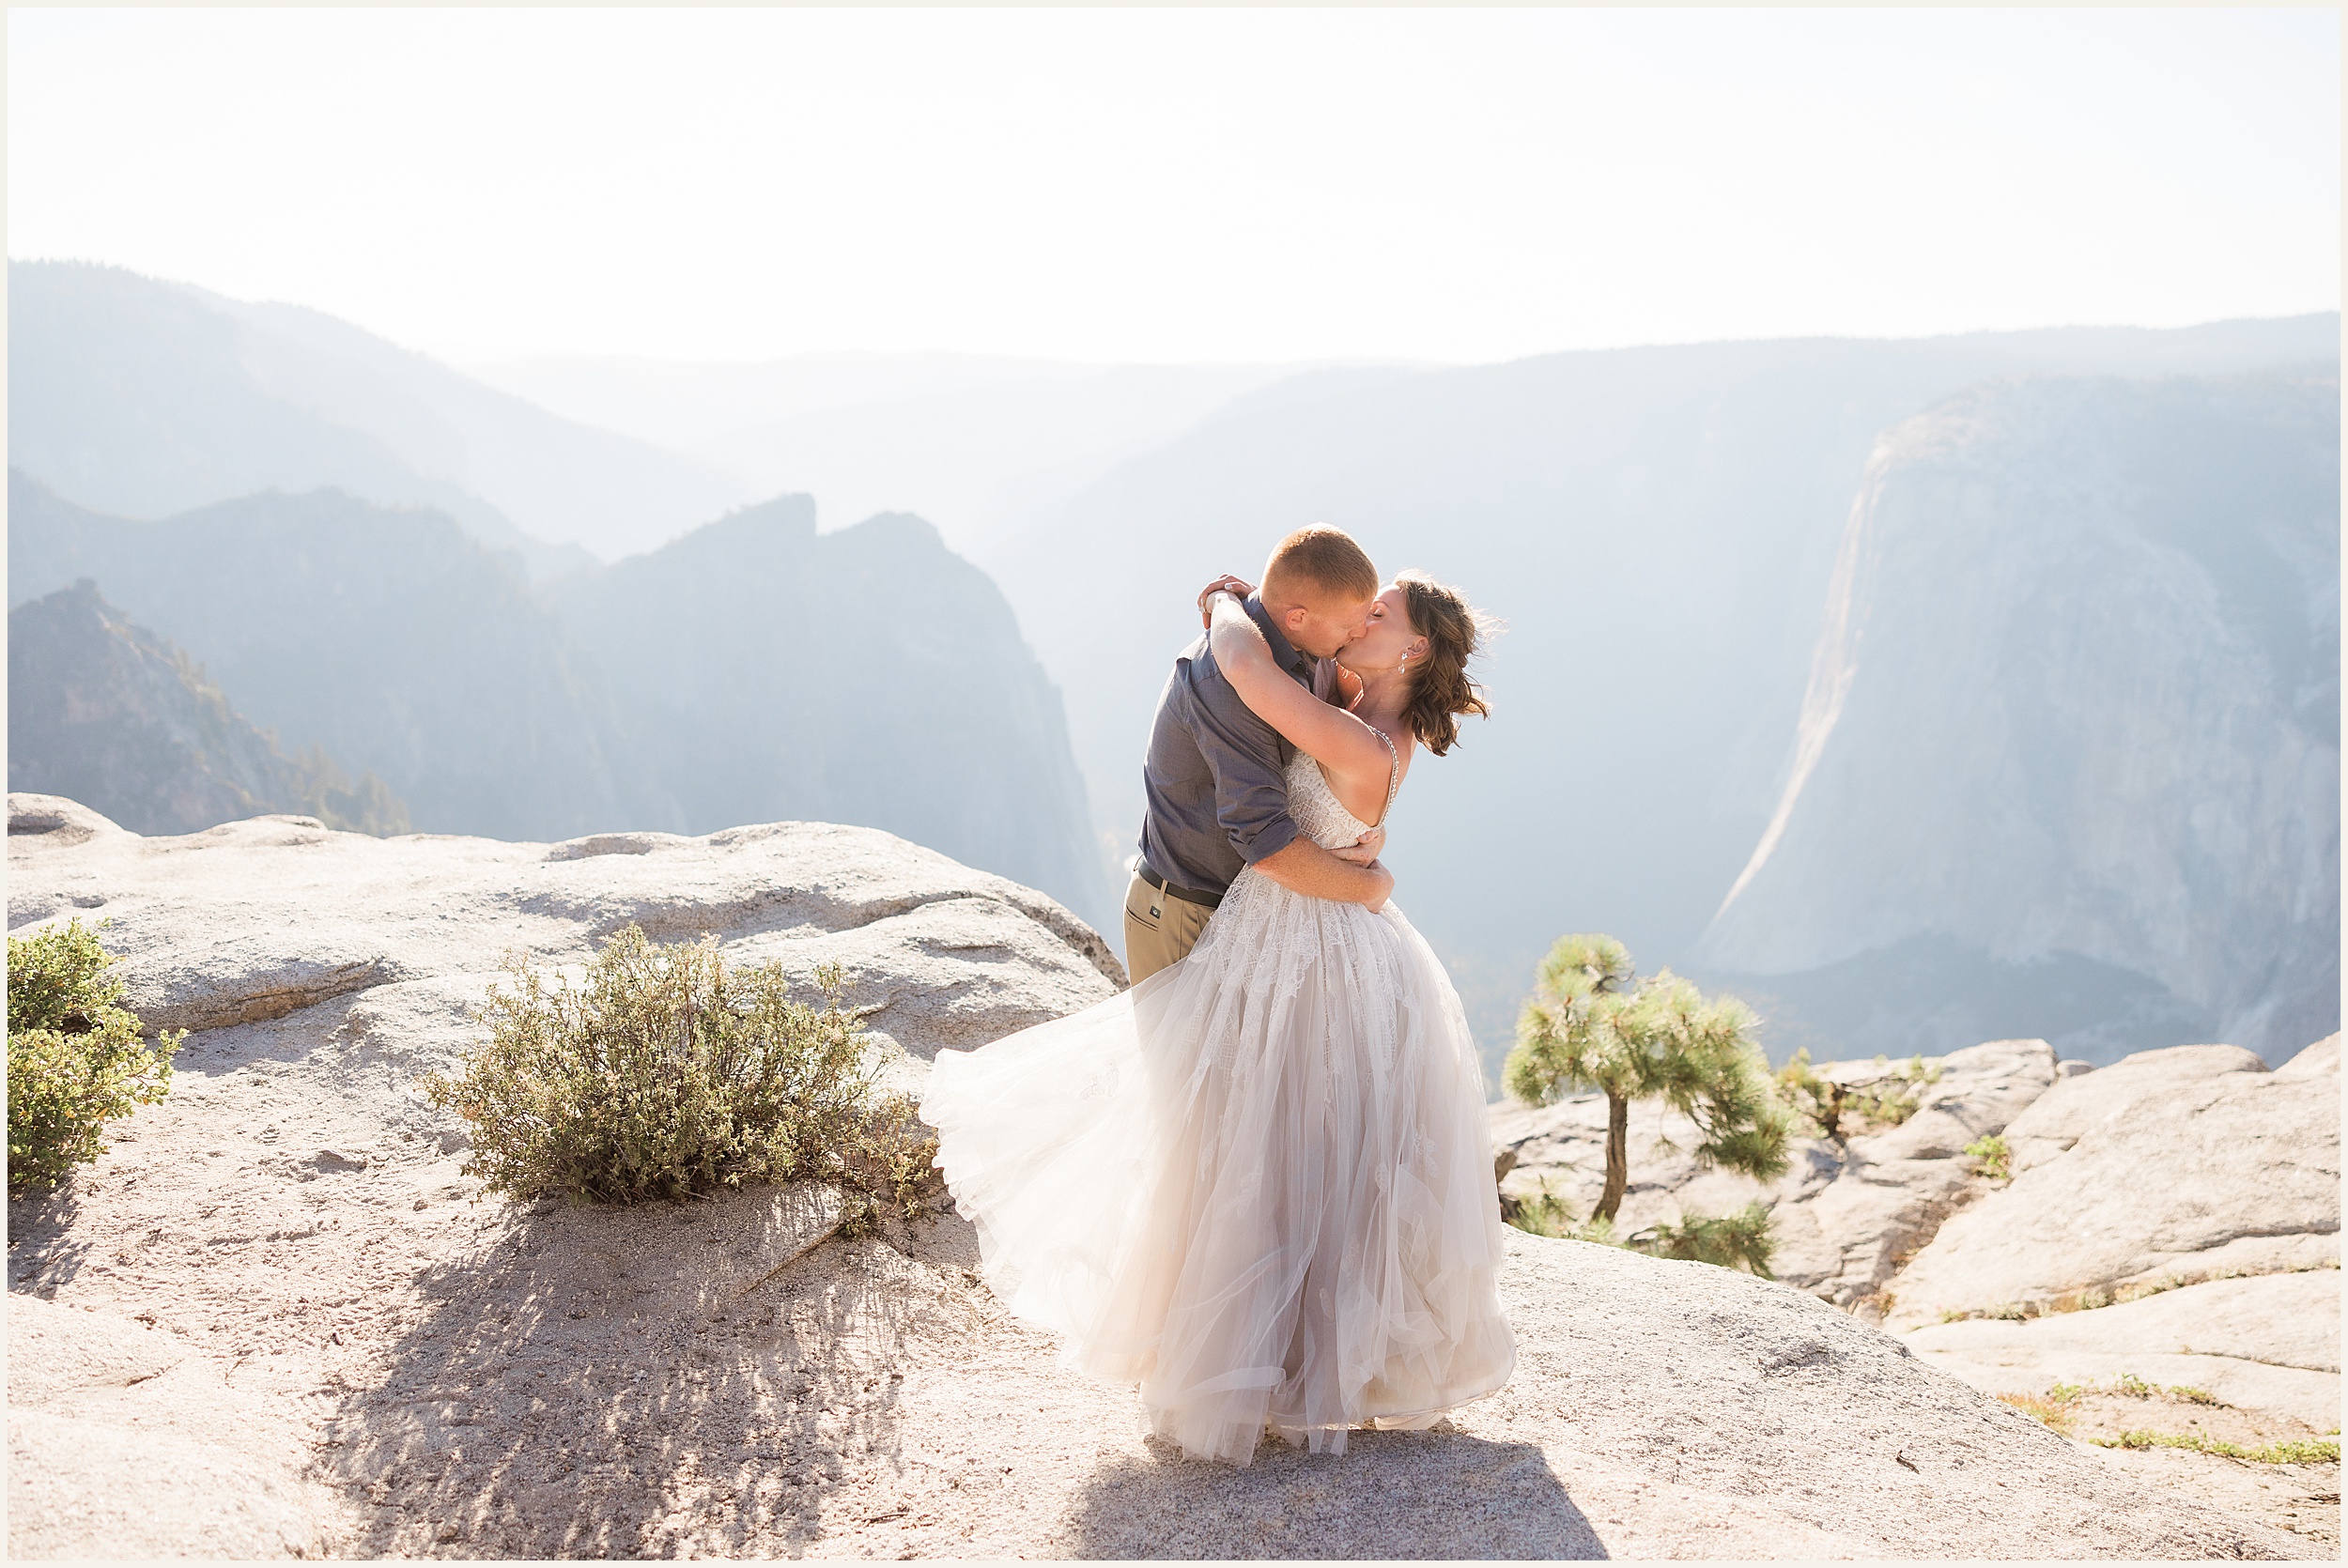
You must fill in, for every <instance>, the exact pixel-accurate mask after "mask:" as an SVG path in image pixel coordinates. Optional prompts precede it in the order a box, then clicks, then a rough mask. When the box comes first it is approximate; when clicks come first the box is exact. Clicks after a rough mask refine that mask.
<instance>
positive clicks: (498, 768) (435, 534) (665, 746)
mask: <svg viewBox="0 0 2348 1568" xmlns="http://www.w3.org/2000/svg"><path fill="white" fill-rule="evenodd" d="M80 578H90V579H93V580H94V581H95V582H96V583H97V585H98V586H99V588H100V590H102V591H103V592H105V594H106V595H107V596H108V597H109V598H110V599H113V600H114V601H116V603H118V604H120V605H121V606H122V607H124V609H125V610H126V612H127V613H128V614H129V615H130V616H131V617H133V618H134V619H136V620H137V621H138V622H140V623H142V624H145V625H147V626H150V627H152V628H154V629H155V630H156V631H157V632H158V633H160V634H162V636H164V637H167V638H170V639H171V640H172V641H173V642H176V643H178V645H179V646H180V647H183V648H185V649H187V650H188V651H189V652H190V653H192V654H193V656H195V657H197V658H199V659H201V660H202V661H203V662H204V664H205V666H206V667H207V668H208V669H209V670H210V671H211V672H212V674H213V675H214V677H215V678H216V679H218V681H219V682H220V684H221V686H222V687H223V688H224V689H225V690H227V691H230V692H233V693H235V694H236V697H237V701H238V703H239V705H240V707H241V708H242V710H243V711H244V712H246V713H248V714H250V715H252V717H253V718H254V719H255V721H256V722H257V723H260V724H263V725H267V726H269V727H270V728H272V729H274V730H276V731H277V732H279V733H280V734H282V735H285V736H286V737H288V739H289V741H290V742H291V743H293V744H297V745H302V746H309V745H318V746H324V747H325V748H326V750H327V751H328V752H329V753H331V754H332V755H333V756H334V757H336V758H337V759H339V760H342V761H344V762H346V764H347V765H348V766H352V767H358V768H364V769H368V770H370V771H372V772H373V773H375V774H377V775H378V776H380V777H381V778H382V779H383V780H384V781H385V782H386V783H387V784H388V785H389V786H390V787H391V788H392V789H393V790H394V792H397V794H398V795H399V796H400V797H401V798H402V799H403V800H405V801H406V803H407V805H408V807H409V814H410V816H411V818H412V820H413V822H414V824H415V826H416V827H417V828H418V829H420V830H423V831H427V832H453V833H474V834H481V835H485V836H487V837H493V838H509V839H563V838H577V837H579V836H581V835H585V834H592V833H599V832H616V831H630V830H641V829H647V828H650V829H661V830H667V831H672V832H678V833H687V834H701V833H708V832H712V831H716V830H717V829H719V828H724V827H732V826H735V825H738V824H740V823H743V822H773V821H779V820H791V819H799V820H828V821H837V822H851V823H855V824H858V825H863V826H872V827H881V828H886V829H888V831H891V832H894V833H898V834H900V835H902V836H904V837H906V838H914V839H916V841H918V842H921V843H924V844H926V845H928V846H929V847H931V848H934V849H936V850H939V851H940V852H942V853H948V854H951V855H954V856H955V857H956V858H958V859H961V860H963V861H964V862H965V863H966V864H969V865H973V866H978V867H981V868H982V869H988V870H993V871H996V872H998V873H1000V874H1002V875H1005V876H1009V877H1012V878H1014V879H1016V880H1018V881H1020V882H1023V883H1026V884H1027V885H1029V886H1034V887H1039V888H1041V889H1043V891H1045V892H1047V893H1050V894H1052V895H1053V896H1054V897H1056V898H1058V899H1060V900H1061V901H1063V902H1064V903H1066V904H1068V905H1069V906H1070V907H1071V908H1072V909H1074V910H1075V911H1076V912H1077V913H1078V914H1079V915H1083V916H1084V917H1085V918H1087V919H1089V920H1104V919H1105V918H1106V917H1107V915H1109V914H1110V913H1112V909H1111V908H1110V907H1106V906H1108V905H1109V900H1108V899H1107V898H1106V897H1105V895H1104V888H1103V878H1102V874H1101V869H1100V865H1099V861H1098V858H1097V855H1096V853H1095V851H1094V848H1093V846H1092V844H1091V842H1090V841H1089V837H1088V835H1087V833H1086V830H1085V825H1084V824H1085V822H1086V818H1087V812H1086V808H1085V803H1084V790H1083V784H1082V781H1081V779H1080V778H1079V776H1078V775H1077V773H1076V770H1075V764H1074V758H1073V757H1072V756H1071V755H1070V752H1069V747H1068V741H1067V731H1066V727H1065V724H1064V721H1063V719H1062V716H1061V714H1060V711H1059V706H1058V694H1057V692H1056V691H1055V690H1054V689H1053V687H1052V685H1051V683H1050V681H1049V680H1048V679H1047V678H1046V677H1045V676H1044V674H1043V670H1042V669H1041V668H1040V667H1039V666H1038V665H1037V664H1036V662H1035V659H1034V657H1033V655H1032V654H1031V653H1028V652H1027V648H1026V646H1025V644H1024V642H1023V641H1022V640H1021V638H1020V636H1019V630H1018V626H1017V623H1015V622H1014V621H1013V619H1012V615H1011V612H1010V609H1009V607H1007V606H1006V605H1005V604H1004V602H1003V600H1002V597H1001V595H1000V594H999V593H998V592H996V590H995V587H994V585H993V584H992V583H991V582H989V581H988V580H987V578H986V576H985V575H984V574H983V573H981V572H980V571H978V570H977V569H976V568H974V567H972V566H970V565H969V564H968V563H967V562H965V561H961V560H960V559H958V558H957V557H955V556H953V555H952V554H951V553H950V552H949V551H948V550H946V549H945V547H944V546H943V545H942V544H940V543H939V541H938V539H937V537H936V534H935V530H931V529H929V528H928V527H927V525H925V524H923V523H920V522H919V520H918V519H912V518H876V519H873V521H872V522H869V523H866V524H864V525H862V526H860V527H858V528H855V529H849V530H842V531H841V532H839V533H836V534H828V535H823V536H821V537H818V536H817V535H816V534H815V531H814V522H813V507H812V503H811V502H810V501H808V500H807V499H806V498H804V497H797V498H784V499H782V500H778V501H775V502H770V503H768V504H766V505H765V506H761V507H756V508H751V509H749V510H747V511H745V512H741V513H737V514H734V515H731V516H728V517H726V518H722V519H720V520H719V521H718V522H716V523H712V524H708V525H706V526H705V527H703V528H702V529H700V530H695V531H694V532H692V533H690V534H688V535H687V536H686V538H684V539H682V540H679V541H677V542H676V543H675V544H673V545H672V546H668V547H667V548H665V549H663V550H660V551H657V552H654V553H653V554H651V555H648V556H642V557H638V558H634V559H632V560H630V561H624V562H622V563H620V564H619V565H618V566H615V567H611V568H607V569H605V570H603V571H600V572H595V573H590V574H582V575H579V576H574V577H571V578H567V579H564V581H562V582H560V583H558V584H556V585H552V586H553V591H554V597H552V598H551V599H549V598H548V596H547V594H546V593H545V592H541V591H540V590H536V589H533V587H532V586H531V585H529V584H526V583H525V582H523V581H522V579H521V578H520V576H518V575H517V572H516V571H515V570H514V569H513V566H512V563H511V562H510V561H509V560H508V559H506V558H502V557H501V556H500V555H498V554H497V553H495V552H491V551H488V550H485V549H484V548H483V547H482V546H480V545H479V544H477V543H476V542H474V541H472V540H471V539H469V538H467V537H466V536H465V534H464V532H463V530H460V529H459V528H458V527H457V526H456V523H455V522H453V521H452V520H451V519H449V518H448V517H446V516H444V515H440V514H437V513H433V512H428V511H419V510H409V511H397V510H391V509H386V508H382V507H378V506H373V505H370V504H368V503H366V502H363V501H360V500H354V499H353V498H351V497H348V496H346V495H342V494H340V493H338V492H335V491H331V490H321V491H316V492H312V493H310V494H307V495H301V496H286V495H282V494H276V493H265V494H262V495H258V496H252V497H247V498H244V499H242V500H236V501H228V502H223V503H220V504H218V505H214V506H210V507H206V508H202V509H199V510H198V511H195V512H193V513H190V514H187V515H182V516H178V517H172V518H166V519H163V520H161V521H156V522H142V521H132V520H128V519H123V518H114V517H106V516H102V515H97V514H93V513H91V512H88V511H86V510H85V509H83V508H80V507H76V506H73V505H72V504H71V503H70V502H67V501H64V500H60V499H58V498H57V497H55V496H54V495H52V494H50V493H48V492H47V491H46V490H45V489H44V488H43V487H42V486H41V485H39V484H38V483H37V482H35V481H33V480H32V479H30V478H29V477H27V476H25V475H23V474H21V473H16V472H13V471H12V472H11V474H10V476H9V529H8V581H9V592H10V594H11V597H12V600H13V601H14V602H16V603H22V602H23V601H24V600H26V599H28V598H37V597H39V596H40V595H42V594H43V593H46V592H53V591H54V590H55V589H57V588H60V587H65V586H67V585H70V584H71V583H73V582H74V581H76V580H77V579H80Z"/></svg>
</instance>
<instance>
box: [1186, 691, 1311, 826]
mask: <svg viewBox="0 0 2348 1568" xmlns="http://www.w3.org/2000/svg"><path fill="white" fill-rule="evenodd" d="M1193 691H1194V694H1195V697H1196V699H1197V708H1196V710H1195V721H1194V723H1193V726H1192V734H1193V735H1194V736H1195V737H1196V739H1197V743H1198V753H1199V755H1200V756H1201V757H1203V758H1205V759H1206V763H1207V768H1208V771H1209V772H1211V773H1213V775H1214V815H1215V821H1216V822H1217V823H1218V824H1220V825H1221V827H1222V829H1223V832H1224V834H1225V836H1226V837H1228V838H1229V839H1230V841H1231V848H1232V849H1233V850H1234V851H1236V852H1237V853H1238V854H1239V857H1240V858H1241V859H1242V860H1244V861H1245V862H1246V863H1247V864H1248V865H1250V866H1253V865H1255V864H1256V862H1258V861H1259V860H1262V859H1264V858H1266V857H1267V856H1270V855H1274V854H1277V853H1280V852H1281V851H1282V850H1284V849H1287V848H1288V847H1289V845H1290V844H1292V843H1294V842H1295V841H1296V837H1297V827H1296V821H1295V819H1294V818H1292V817H1290V815H1289V787H1288V776H1287V773H1286V772H1285V770H1283V769H1282V767H1281V765H1280V737H1279V733H1278V731H1276V730H1274V729H1273V728H1272V726H1270V725H1269V724H1266V723H1265V722H1264V721H1263V720H1262V719H1260V718H1258V717H1257V716H1256V715H1255V713H1254V712H1253V711H1252V710H1251V709H1249V707H1248V706H1247V704H1246V703H1244V702H1242V701H1241V700H1240V699H1239V693H1237V692H1236V691H1233V690H1232V689H1231V683H1230V682H1228V681H1226V680H1225V679H1224V678H1223V675H1222V672H1221V671H1220V670H1217V669H1213V668H1212V667H1210V668H1208V669H1200V670H1199V671H1197V683H1196V685H1195V686H1194V688H1193Z"/></svg>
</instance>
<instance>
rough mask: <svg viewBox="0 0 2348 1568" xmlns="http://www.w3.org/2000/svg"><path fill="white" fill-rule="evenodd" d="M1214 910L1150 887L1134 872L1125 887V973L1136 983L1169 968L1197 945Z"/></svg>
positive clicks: (1180, 960)
mask: <svg viewBox="0 0 2348 1568" xmlns="http://www.w3.org/2000/svg"><path fill="white" fill-rule="evenodd" d="M1213 913H1214V911H1213V910H1211V909H1209V908H1208V907H1207V906H1206V905H1204V904H1194V903H1192V902H1191V901H1190V900H1189V899H1177V898H1175V897H1174V896H1173V895H1171V894H1169V893H1167V892H1166V891H1164V890H1163V889H1161V888H1156V887H1152V886H1151V885H1150V884H1148V883H1146V882H1144V881H1142V880H1141V878H1140V877H1139V876H1138V875H1136V876H1135V878H1134V882H1133V885H1132V886H1131V887H1128V888H1126V889H1125V974H1126V976H1128V977H1129V978H1131V979H1132V981H1133V982H1134V984H1135V985H1139V984H1141V982H1142V981H1144V980H1146V979H1148V978H1149V977H1150V976H1152V975H1154V974H1156V973H1157V972H1158V971H1159V970H1161V969H1169V968H1171V967H1173V966H1174V965H1175V964H1178V963H1180V962H1182V960H1183V959H1185V958H1187V957H1189V956H1190V950H1191V949H1192V948H1193V947H1196V946H1197V945H1198V933H1199V932H1200V931H1203V930H1206V929H1207V917H1208V916H1209V915H1213Z"/></svg>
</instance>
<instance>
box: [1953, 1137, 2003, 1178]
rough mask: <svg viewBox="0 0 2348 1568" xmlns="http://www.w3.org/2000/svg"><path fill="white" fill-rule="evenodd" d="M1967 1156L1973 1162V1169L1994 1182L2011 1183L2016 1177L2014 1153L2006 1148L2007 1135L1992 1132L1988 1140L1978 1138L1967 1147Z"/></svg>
mask: <svg viewBox="0 0 2348 1568" xmlns="http://www.w3.org/2000/svg"><path fill="white" fill-rule="evenodd" d="M1965 1152H1966V1154H1967V1155H1968V1156H1969V1157H1970V1159H1971V1160H1972V1161H1973V1169H1974V1170H1976V1171H1978V1172H1979V1173H1981V1174H1982V1175H1983V1176H1987V1177H1988V1178H1989V1179H1990V1180H1992V1181H2010V1180H2012V1179H2013V1176H2014V1151H2013V1150H2012V1149H2010V1148H2008V1147H2006V1146H2005V1135H2004V1134H2003V1133H1999V1132H1992V1133H1991V1134H1989V1136H1988V1137H1986V1138H1976V1139H1974V1140H1973V1141H1972V1142H1971V1143H1970V1144H1967V1145H1965Z"/></svg>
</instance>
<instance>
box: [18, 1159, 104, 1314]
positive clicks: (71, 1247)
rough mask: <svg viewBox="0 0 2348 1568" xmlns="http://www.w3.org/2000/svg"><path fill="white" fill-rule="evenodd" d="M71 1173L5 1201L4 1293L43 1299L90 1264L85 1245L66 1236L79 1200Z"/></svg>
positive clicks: (53, 1293) (54, 1292) (67, 1282)
mask: <svg viewBox="0 0 2348 1568" xmlns="http://www.w3.org/2000/svg"><path fill="white" fill-rule="evenodd" d="M79 1174H80V1173H78V1172H76V1173H72V1174H70V1175H69V1176H67V1177H66V1178H65V1180H64V1181H62V1182H60V1183H59V1184H58V1185H56V1186H55V1187H53V1188H51V1189H49V1190H48V1191H39V1192H30V1193H27V1194H26V1195H24V1196H23V1197H21V1198H10V1199H9V1200H8V1288H9V1289H10V1290H11V1291H19V1290H21V1291H26V1292H29V1293H30V1294H32V1295H35V1296H39V1297H42V1298H44V1299H45V1298H48V1297H53V1296H54V1295H56V1293H57V1287H58V1286H60V1285H64V1284H71V1283H72V1280H73V1276H74V1275H76V1274H78V1273H80V1272H81V1271H82V1265H83V1264H85V1263H86V1262H88V1261H89V1253H90V1244H89V1243H88V1242H87V1241H85V1240H82V1239H80V1238H78V1237H73V1236H71V1235H70V1234H69V1233H70V1231H71V1230H72V1229H73V1217H74V1215H75V1214H76V1213H78V1212H79V1211H80V1209H81V1199H80V1197H79V1196H78V1195H76V1193H75V1192H74V1191H73V1183H74V1179H75V1176H78V1175H79Z"/></svg>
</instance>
